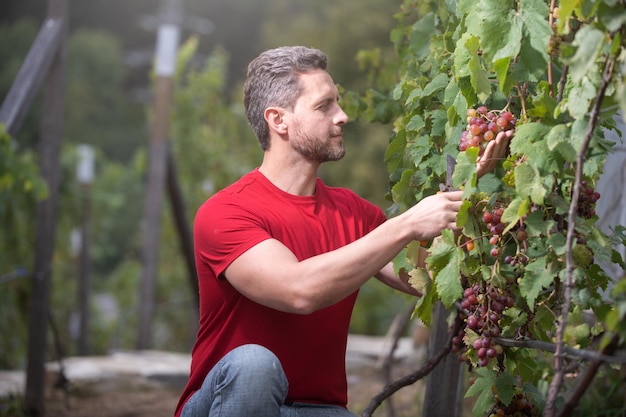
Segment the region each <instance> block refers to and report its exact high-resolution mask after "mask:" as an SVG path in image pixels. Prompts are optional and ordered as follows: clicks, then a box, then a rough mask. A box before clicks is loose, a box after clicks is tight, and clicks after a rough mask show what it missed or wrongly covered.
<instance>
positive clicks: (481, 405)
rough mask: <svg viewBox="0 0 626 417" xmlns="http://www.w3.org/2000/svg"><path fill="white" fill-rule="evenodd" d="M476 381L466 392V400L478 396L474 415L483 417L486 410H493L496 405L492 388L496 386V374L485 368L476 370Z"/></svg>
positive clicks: (473, 410) (473, 411)
mask: <svg viewBox="0 0 626 417" xmlns="http://www.w3.org/2000/svg"><path fill="white" fill-rule="evenodd" d="M476 374H477V375H478V376H477V377H476V380H475V381H474V383H473V384H472V385H470V387H469V388H468V389H467V391H466V392H465V398H469V397H474V396H476V395H478V398H477V399H476V403H475V404H474V408H473V409H472V413H473V415H474V416H475V417H478V416H482V415H483V414H484V413H485V410H489V409H491V407H492V406H493V404H494V402H495V401H494V398H493V393H492V391H491V388H492V387H493V386H495V384H496V374H495V373H494V372H493V371H492V370H490V369H487V368H485V367H480V368H476Z"/></svg>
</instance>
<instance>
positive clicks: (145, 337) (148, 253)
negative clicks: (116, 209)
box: [137, 0, 181, 350]
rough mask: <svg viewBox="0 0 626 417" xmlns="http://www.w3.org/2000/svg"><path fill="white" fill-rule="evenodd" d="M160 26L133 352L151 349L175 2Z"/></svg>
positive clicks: (169, 1)
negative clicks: (136, 331)
mask: <svg viewBox="0 0 626 417" xmlns="http://www.w3.org/2000/svg"><path fill="white" fill-rule="evenodd" d="M162 6H163V9H162V23H161V25H160V26H159V30H158V35H157V48H156V49H157V50H156V68H155V69H156V75H157V80H156V91H155V99H154V122H153V126H152V135H151V139H150V150H149V161H148V164H149V166H148V184H147V192H146V199H145V208H144V212H145V218H144V225H143V270H142V274H141V280H140V284H139V285H140V288H139V314H138V316H139V323H138V335H137V349H140V350H141V349H149V348H151V347H152V337H151V336H152V320H153V316H154V303H155V298H154V294H155V287H156V280H157V267H158V254H159V239H160V235H161V211H162V203H163V194H164V188H165V180H166V173H167V153H168V137H169V116H170V102H171V97H172V87H173V75H174V71H175V68H176V53H177V49H178V38H179V31H180V30H179V22H180V16H181V7H180V5H179V3H178V1H177V0H164V2H163V4H162Z"/></svg>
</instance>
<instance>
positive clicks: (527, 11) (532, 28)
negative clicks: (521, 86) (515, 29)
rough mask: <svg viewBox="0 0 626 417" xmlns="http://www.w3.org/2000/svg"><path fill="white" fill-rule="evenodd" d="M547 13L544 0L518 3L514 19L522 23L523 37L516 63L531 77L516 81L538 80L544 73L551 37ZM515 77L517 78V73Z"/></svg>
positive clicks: (525, 0) (528, 0)
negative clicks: (547, 48)
mask: <svg viewBox="0 0 626 417" xmlns="http://www.w3.org/2000/svg"><path fill="white" fill-rule="evenodd" d="M548 13H549V9H548V6H547V5H546V2H545V1H544V0H521V1H520V3H519V12H518V13H517V14H515V19H520V20H521V21H522V22H523V35H522V45H521V49H520V54H519V55H520V59H519V60H518V61H519V63H520V66H521V67H524V68H525V69H526V71H528V75H532V77H528V76H526V77H520V78H518V81H519V80H521V79H524V78H528V79H531V80H533V81H535V80H539V79H541V77H542V76H543V74H544V72H545V68H546V66H547V65H548V53H547V50H546V45H547V44H548V42H549V40H550V36H552V29H551V28H550V25H549V24H548V22H547V20H546V18H545V16H547V15H548ZM517 75H518V76H519V71H518V73H517Z"/></svg>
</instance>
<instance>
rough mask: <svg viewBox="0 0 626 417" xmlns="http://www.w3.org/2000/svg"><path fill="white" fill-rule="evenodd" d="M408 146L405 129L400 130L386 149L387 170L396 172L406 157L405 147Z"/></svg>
mask: <svg viewBox="0 0 626 417" xmlns="http://www.w3.org/2000/svg"><path fill="white" fill-rule="evenodd" d="M405 148H406V134H405V131H401V132H398V134H397V135H396V136H395V137H394V138H393V139H392V141H391V142H390V143H389V145H388V146H387V149H386V150H385V161H386V162H387V170H388V171H389V172H394V171H395V170H396V169H398V168H399V167H400V165H401V164H402V160H403V158H404V149H405Z"/></svg>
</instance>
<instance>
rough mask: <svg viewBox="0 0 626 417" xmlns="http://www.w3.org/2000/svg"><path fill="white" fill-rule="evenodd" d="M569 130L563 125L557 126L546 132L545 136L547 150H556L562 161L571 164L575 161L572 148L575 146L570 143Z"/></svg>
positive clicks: (574, 153) (574, 151) (574, 150)
mask: <svg viewBox="0 0 626 417" xmlns="http://www.w3.org/2000/svg"><path fill="white" fill-rule="evenodd" d="M570 138H571V129H570V128H569V126H567V125H564V124H559V125H556V126H554V127H552V129H550V132H548V135H547V136H546V140H547V143H548V149H550V150H551V151H553V150H555V149H556V150H557V151H558V152H559V153H560V154H561V156H563V159H565V160H566V161H568V162H573V161H575V160H576V151H577V149H575V148H574V146H575V145H573V144H572V143H571V139H570Z"/></svg>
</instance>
